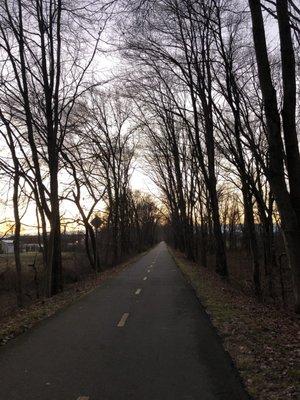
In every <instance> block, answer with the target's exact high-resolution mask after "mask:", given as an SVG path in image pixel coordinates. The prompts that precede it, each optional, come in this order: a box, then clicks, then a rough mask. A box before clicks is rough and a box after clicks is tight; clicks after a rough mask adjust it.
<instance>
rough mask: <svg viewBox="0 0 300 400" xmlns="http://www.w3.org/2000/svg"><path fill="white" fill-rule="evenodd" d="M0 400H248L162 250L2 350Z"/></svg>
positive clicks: (160, 247) (202, 314)
mask: <svg viewBox="0 0 300 400" xmlns="http://www.w3.org/2000/svg"><path fill="white" fill-rule="evenodd" d="M0 399H1V400H79V399H80V400H196V399H197V400H217V399H218V400H244V399H248V397H247V395H246V393H245V392H244V390H243V388H242V386H241V384H240V382H239V379H238V378H237V377H236V374H235V371H234V370H233V369H232V367H231V365H230V360H229V357H228V356H227V354H226V353H225V351H224V350H223V348H222V345H221V342H220V339H219V338H218V336H217V334H216V332H215V331H214V329H213V328H212V327H211V325H210V322H209V320H208V317H207V315H206V313H205V312H204V311H203V309H202V308H201V306H200V304H199V302H198V300H197V298H196V297H195V295H194V293H193V291H192V289H191V288H190V287H189V285H188V284H187V283H186V282H185V281H184V279H183V277H182V275H181V273H180V271H179V270H178V268H177V267H176V265H175V263H174V261H173V259H172V257H171V256H170V254H169V252H168V250H167V248H166V245H165V244H164V243H160V244H159V245H158V246H157V247H155V248H154V249H153V250H151V251H150V252H149V253H148V254H146V255H145V256H144V257H142V258H141V259H140V260H139V261H137V262H136V263H135V264H133V265H132V266H130V267H129V268H128V269H126V270H124V271H123V272H121V273H120V274H119V275H117V276H115V277H113V278H111V279H109V280H108V281H106V282H104V283H103V284H102V285H101V286H100V287H99V288H97V289H96V290H95V291H94V292H92V293H90V294H88V295H87V296H85V297H84V298H82V299H81V300H79V301H77V302H76V303H74V304H73V305H71V306H70V307H68V308H67V309H66V310H64V311H62V312H60V313H58V314H57V315H56V316H54V317H53V318H50V319H48V320H45V321H43V322H42V323H40V324H39V325H38V326H37V327H36V328H34V329H32V330H31V331H29V332H27V333H26V334H23V335H21V336H19V337H18V338H16V339H15V340H12V341H11V342H10V343H9V344H7V345H6V346H5V347H4V348H3V349H0Z"/></svg>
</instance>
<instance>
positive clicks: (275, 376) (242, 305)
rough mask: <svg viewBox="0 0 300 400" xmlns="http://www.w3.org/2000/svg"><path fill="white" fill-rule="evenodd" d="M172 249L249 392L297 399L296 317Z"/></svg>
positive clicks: (263, 398) (266, 398)
mask: <svg viewBox="0 0 300 400" xmlns="http://www.w3.org/2000/svg"><path fill="white" fill-rule="evenodd" d="M169 250H170V252H171V254H172V255H173V258H174V260H175V262H176V264H177V265H178V267H179V268H180V270H181V271H182V273H183V275H184V276H185V278H186V279H187V280H188V281H189V282H190V283H191V285H192V286H193V288H194V290H195V292H196V294H197V296H198V297H199V299H200V301H201V303H202V305H203V306H204V307H205V309H206V312H207V313H208V314H209V316H210V319H211V321H212V324H213V325H214V326H215V327H216V329H217V330H218V332H219V334H220V336H221V337H222V339H223V345H224V348H225V350H227V351H228V352H229V354H230V356H231V358H232V360H233V361H234V363H235V365H236V367H237V369H238V370H239V372H240V375H241V377H242V379H243V381H244V384H245V387H246V389H247V390H248V392H249V394H250V395H251V396H252V397H253V398H254V399H257V400H287V399H297V398H298V396H297V393H299V392H298V391H297V389H299V387H298V388H297V384H298V382H299V376H300V375H299V369H298V368H297V359H298V358H297V357H298V355H299V354H298V355H297V350H298V349H299V348H298V344H299V319H298V317H297V316H295V315H293V314H291V313H289V312H287V311H285V310H278V309H276V308H274V307H272V306H268V305H264V304H261V303H258V302H257V301H256V300H255V299H254V298H251V297H249V296H246V295H245V294H243V293H241V292H239V291H238V290H237V289H235V288H233V287H232V286H230V284H229V283H226V282H224V281H223V280H221V279H220V278H219V277H218V276H217V275H216V274H215V273H214V272H212V271H210V270H208V269H205V268H201V267H199V265H198V264H196V263H193V262H191V261H189V260H187V259H186V257H184V256H183V255H182V254H181V253H179V252H177V251H174V250H172V249H169ZM298 367H299V365H298Z"/></svg>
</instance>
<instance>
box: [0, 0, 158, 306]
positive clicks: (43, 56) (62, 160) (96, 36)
mask: <svg viewBox="0 0 300 400" xmlns="http://www.w3.org/2000/svg"><path fill="white" fill-rule="evenodd" d="M115 7H116V2H115V1H98V2H94V1H90V0H83V1H81V0H80V1H79V0H75V1H74V0H72V1H71V0H4V1H2V2H1V4H0V54H1V60H0V66H1V68H0V69H1V72H0V73H1V86H0V96H1V101H0V121H1V126H0V133H1V146H2V151H1V159H0V168H1V178H2V183H3V184H4V185H7V186H6V188H7V193H8V195H9V196H10V193H11V194H12V195H11V199H10V200H11V203H10V204H12V208H13V215H14V218H13V219H14V224H13V231H14V232H13V238H14V257H15V266H16V293H17V301H18V305H19V306H22V304H23V285H22V268H23V266H22V258H21V254H20V238H21V229H22V218H23V216H24V215H23V214H25V213H26V210H27V209H31V211H32V210H35V213H36V221H37V222H36V223H35V225H37V230H38V237H39V243H40V246H41V250H42V253H43V265H44V286H45V290H44V291H45V295H46V296H52V295H54V294H56V293H58V292H60V291H61V290H62V289H63V281H64V279H63V266H62V263H63V260H62V246H61V235H62V233H61V225H62V220H63V215H62V211H61V204H62V202H63V201H64V202H68V204H70V203H72V204H73V205H74V206H73V209H75V210H77V215H78V217H77V219H76V221H74V223H76V224H77V225H78V226H79V227H82V228H81V229H83V230H84V232H85V248H86V253H87V256H88V260H89V263H90V266H91V268H92V269H93V270H95V271H100V270H101V269H102V268H103V267H104V266H103V265H102V264H101V263H100V259H102V260H103V259H104V260H106V261H107V264H110V265H111V264H116V263H118V262H119V261H120V260H122V259H123V257H124V256H125V255H128V254H130V253H132V252H138V251H141V250H143V249H144V248H146V247H147V246H148V247H149V246H151V245H153V243H154V241H155V228H156V225H157V223H158V214H157V208H156V205H155V203H154V201H153V200H152V198H151V197H150V196H148V195H143V194H141V193H135V192H133V191H132V189H131V187H130V175H131V173H132V167H133V161H134V157H135V153H134V152H135V139H134V128H133V127H132V126H131V124H130V120H131V118H132V116H131V111H130V104H128V102H125V100H124V99H122V98H121V96H119V95H118V92H117V90H116V89H114V87H113V85H107V89H105V90H104V87H105V83H109V82H106V81H107V78H104V77H101V76H99V74H97V68H96V67H97V63H99V62H101V60H103V57H101V52H102V51H103V46H104V44H103V43H104V40H105V35H106V28H107V26H108V24H109V23H110V21H111V18H112V15H113V13H114V11H115ZM8 188H9V189H8ZM100 209H101V215H100V217H99V215H98V214H99V210H100ZM97 213H98V214H97ZM95 215H96V217H95ZM33 218H34V217H33ZM99 231H101V238H99V237H97V236H98V232H99ZM100 242H101V243H100ZM100 245H101V249H103V251H106V252H107V256H106V257H103V256H102V258H101V257H100V256H99V248H100ZM108 255H109V257H108Z"/></svg>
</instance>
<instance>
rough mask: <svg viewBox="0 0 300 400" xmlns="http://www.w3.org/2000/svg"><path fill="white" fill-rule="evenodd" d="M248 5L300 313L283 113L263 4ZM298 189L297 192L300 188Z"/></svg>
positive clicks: (297, 232)
mask: <svg viewBox="0 0 300 400" xmlns="http://www.w3.org/2000/svg"><path fill="white" fill-rule="evenodd" d="M249 5H250V10H251V16H252V25H253V38H254V46H255V52H256V59H257V66H258V76H259V81H260V86H261V91H262V95H263V100H264V109H265V114H266V122H267V130H268V146H269V160H270V168H269V173H268V178H269V181H270V185H271V189H272V192H273V193H274V196H275V200H276V203H277V206H278V210H279V213H280V217H281V222H282V230H283V233H284V238H285V244H286V249H287V253H288V258H289V262H290V266H291V270H292V272H293V280H294V296H295V311H296V312H297V313H300V226H299V221H298V219H297V212H296V209H295V208H294V206H293V201H292V199H291V197H290V194H289V192H288V189H287V185H286V181H285V174H284V150H283V143H282V138H281V124H280V115H279V111H278V106H277V98H276V91H275V89H274V86H273V83H272V78H271V71H270V64H269V60H268V52H267V46H266V36H265V29H264V21H263V15H262V10H261V4H260V1H259V0H249ZM282 46H283V43H282ZM286 134H287V132H285V136H286ZM287 145H289V143H287ZM291 183H292V181H290V186H291ZM295 190H296V191H297V189H295ZM291 192H292V191H291Z"/></svg>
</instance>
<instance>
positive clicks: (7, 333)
mask: <svg viewBox="0 0 300 400" xmlns="http://www.w3.org/2000/svg"><path fill="white" fill-rule="evenodd" d="M147 252H148V251H145V252H143V253H140V254H137V255H136V256H134V257H132V258H130V259H129V260H128V261H126V262H123V263H122V264H119V265H117V266H116V267H114V268H111V269H108V270H106V271H104V272H101V273H97V274H92V275H91V276H89V277H88V278H87V279H85V280H83V281H80V282H77V283H73V284H69V285H67V286H66V287H65V290H64V291H63V292H62V293H59V294H57V295H56V296H53V297H51V298H43V299H39V300H35V301H34V302H33V303H31V304H30V305H29V306H28V307H26V308H22V309H18V310H17V311H16V312H15V313H13V314H12V315H10V316H7V317H5V318H3V319H1V320H0V346H3V345H5V344H6V343H7V342H8V341H9V340H11V339H13V338H14V337H16V336H18V335H20V334H22V333H24V332H26V331H28V330H29V329H30V328H32V327H33V326H35V325H36V324H37V323H38V322H39V321H42V320H44V319H46V318H48V317H50V316H52V315H54V314H55V313H56V312H58V311H59V310H61V309H63V308H65V307H67V306H69V305H70V304H72V303H73V302H74V301H76V300H78V299H80V298H81V297H83V296H84V295H86V294H88V293H90V292H92V291H93V290H95V289H96V288H97V287H98V286H99V285H101V283H102V282H104V281H106V280H107V279H109V278H110V277H112V276H114V275H116V274H118V273H120V272H121V271H123V270H124V269H125V268H127V267H129V266H130V265H131V264H133V263H134V262H136V261H137V260H139V259H140V258H141V257H143V256H144V255H145V254H146V253H147Z"/></svg>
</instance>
